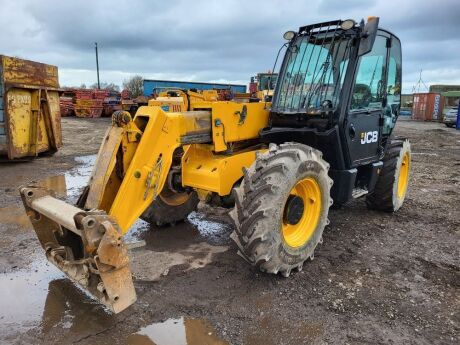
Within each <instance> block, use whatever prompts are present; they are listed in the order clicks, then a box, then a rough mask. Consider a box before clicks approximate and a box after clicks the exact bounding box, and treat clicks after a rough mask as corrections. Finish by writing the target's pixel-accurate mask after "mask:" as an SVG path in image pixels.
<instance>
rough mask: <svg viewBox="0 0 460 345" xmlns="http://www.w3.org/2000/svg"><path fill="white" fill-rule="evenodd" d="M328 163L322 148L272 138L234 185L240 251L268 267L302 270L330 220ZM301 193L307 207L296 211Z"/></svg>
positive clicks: (262, 267)
mask: <svg viewBox="0 0 460 345" xmlns="http://www.w3.org/2000/svg"><path fill="white" fill-rule="evenodd" d="M328 169H329V164H328V163H327V162H325V161H324V160H323V159H322V154H321V152H320V151H317V150H315V149H313V148H311V147H309V146H306V145H302V144H297V143H285V144H282V145H280V146H278V145H274V144H271V145H270V149H269V150H268V151H267V152H265V153H263V154H260V155H258V156H257V158H256V161H255V162H254V163H253V164H252V166H251V167H250V168H249V169H245V171H244V177H243V181H242V183H241V185H240V186H239V187H237V188H235V189H234V191H235V208H234V209H233V210H232V211H231V212H230V216H231V217H232V219H233V221H234V223H235V231H234V232H233V234H232V239H233V240H234V241H235V242H236V243H237V245H238V247H239V254H240V255H241V256H242V257H243V258H245V259H246V260H247V261H248V262H249V263H250V264H252V265H254V266H258V267H259V268H260V270H261V271H264V272H269V273H274V274H277V273H278V272H280V273H281V274H282V275H283V276H285V277H287V276H289V274H290V273H291V271H292V270H293V269H298V270H301V269H302V266H303V263H304V262H305V260H307V259H308V258H311V259H312V258H313V253H314V250H315V248H316V246H317V245H318V243H320V242H321V241H322V234H323V230H324V228H325V226H326V225H327V224H328V223H329V221H328V218H327V216H328V212H329V207H330V206H331V204H332V199H331V197H330V189H331V186H332V180H331V179H330V178H329V176H328ZM304 192H305V193H304ZM316 196H317V197H316ZM296 198H297V201H296V202H297V204H296V205H294V206H292V207H291V206H290V205H293V203H292V200H294V199H296ZM300 199H301V200H302V201H300V203H301V206H300V210H301V211H299V212H298V213H297V214H296V213H295V212H294V216H292V215H291V210H296V207H299V204H298V202H299V200H300ZM294 204H295V203H294ZM288 205H289V206H288ZM287 214H288V216H287ZM286 217H289V218H286ZM292 229H294V230H292ZM307 230H308V231H307ZM297 231H299V232H297Z"/></svg>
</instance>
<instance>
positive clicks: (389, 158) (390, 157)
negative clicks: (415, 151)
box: [366, 139, 411, 212]
mask: <svg viewBox="0 0 460 345" xmlns="http://www.w3.org/2000/svg"><path fill="white" fill-rule="evenodd" d="M410 166H411V149H410V143H409V140H401V139H396V140H391V142H390V143H389V146H388V148H387V151H386V152H385V156H384V158H383V168H382V170H381V171H380V175H379V177H378V180H377V183H376V185H375V189H374V191H373V192H372V193H371V194H370V195H368V196H367V198H366V204H367V207H368V208H369V209H372V210H380V211H385V212H395V211H397V210H399V209H400V208H401V206H402V204H403V202H404V199H405V197H406V192H407V186H408V181H409V177H410Z"/></svg>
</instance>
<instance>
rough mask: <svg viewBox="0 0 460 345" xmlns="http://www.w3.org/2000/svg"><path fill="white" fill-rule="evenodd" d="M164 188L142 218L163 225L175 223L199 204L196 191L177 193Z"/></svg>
mask: <svg viewBox="0 0 460 345" xmlns="http://www.w3.org/2000/svg"><path fill="white" fill-rule="evenodd" d="M171 193H173V192H171V191H169V189H168V190H167V191H165V190H163V192H161V193H160V195H159V196H158V197H157V198H156V199H155V201H153V202H152V203H151V204H150V206H149V207H148V208H147V209H146V210H145V211H144V213H143V214H142V215H141V217H140V218H141V219H142V220H145V221H146V222H148V223H150V224H152V225H156V226H163V225H167V224H171V225H173V224H175V223H176V222H179V221H182V220H184V219H185V218H187V216H188V215H189V214H190V213H191V212H193V211H195V210H196V208H197V206H198V202H199V201H200V200H199V199H198V195H197V193H196V192H195V191H193V192H190V193H180V194H179V193H176V195H174V194H171Z"/></svg>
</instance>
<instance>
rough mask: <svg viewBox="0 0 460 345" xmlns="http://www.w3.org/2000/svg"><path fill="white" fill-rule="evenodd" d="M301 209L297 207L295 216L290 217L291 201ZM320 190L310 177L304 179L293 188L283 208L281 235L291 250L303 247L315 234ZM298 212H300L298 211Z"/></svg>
mask: <svg viewBox="0 0 460 345" xmlns="http://www.w3.org/2000/svg"><path fill="white" fill-rule="evenodd" d="M300 200H301V202H302V203H303V207H301V208H300V209H299V208H298V207H297V211H298V212H297V216H294V217H292V215H291V216H290V215H289V214H290V213H292V210H291V209H290V208H292V206H291V205H290V203H291V204H292V201H295V202H296V203H297V205H300ZM321 203H322V201H321V188H320V187H319V185H318V182H316V180H315V179H314V178H312V177H308V178H305V179H303V180H301V181H299V182H297V184H296V185H295V186H294V188H292V190H291V191H290V193H289V198H288V201H287V202H286V205H285V207H284V212H283V223H282V234H283V238H284V241H285V242H286V244H287V245H288V246H290V247H293V248H299V247H302V246H303V245H305V243H307V242H308V240H309V239H310V238H311V237H312V235H313V233H314V232H315V229H316V226H317V225H318V222H319V219H320V216H321ZM299 210H300V211H299Z"/></svg>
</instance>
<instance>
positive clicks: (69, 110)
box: [59, 96, 75, 116]
mask: <svg viewBox="0 0 460 345" xmlns="http://www.w3.org/2000/svg"><path fill="white" fill-rule="evenodd" d="M59 109H60V110H61V116H73V115H74V111H75V106H74V104H73V97H68V96H61V97H59Z"/></svg>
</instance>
